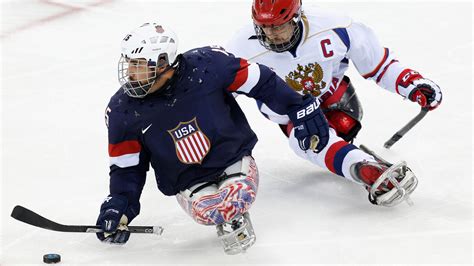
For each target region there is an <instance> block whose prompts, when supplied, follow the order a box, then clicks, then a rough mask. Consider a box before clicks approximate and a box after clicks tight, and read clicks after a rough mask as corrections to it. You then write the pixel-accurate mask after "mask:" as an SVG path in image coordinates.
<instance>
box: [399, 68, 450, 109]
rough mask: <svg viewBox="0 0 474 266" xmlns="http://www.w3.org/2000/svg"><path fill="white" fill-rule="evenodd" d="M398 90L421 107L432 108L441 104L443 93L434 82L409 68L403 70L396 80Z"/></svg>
mask: <svg viewBox="0 0 474 266" xmlns="http://www.w3.org/2000/svg"><path fill="white" fill-rule="evenodd" d="M397 89H398V92H399V93H400V94H401V95H402V96H405V97H407V98H408V99H409V100H410V101H412V102H417V103H418V104H419V105H420V106H421V107H424V108H428V110H430V111H431V110H433V109H435V108H436V107H438V106H439V105H440V104H441V101H442V100H443V94H442V93H441V89H440V88H439V86H438V85H436V83H434V82H433V81H431V80H429V79H425V78H423V76H421V75H420V73H418V72H416V71H413V70H411V69H406V70H404V71H403V72H402V73H401V74H400V76H399V77H398V80H397Z"/></svg>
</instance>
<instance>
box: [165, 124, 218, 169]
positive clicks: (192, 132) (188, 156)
mask: <svg viewBox="0 0 474 266" xmlns="http://www.w3.org/2000/svg"><path fill="white" fill-rule="evenodd" d="M168 133H169V134H170V135H171V137H172V138H173V141H174V144H175V148H176V155H177V156H178V159H179V160H180V161H181V162H182V163H184V164H200V163H201V162H202V160H203V159H204V157H206V155H207V153H208V152H209V150H210V149H211V142H210V141H209V138H208V137H207V136H206V135H204V133H203V132H202V131H201V129H200V128H199V125H198V123H197V120H196V117H195V118H193V119H192V120H191V121H188V122H180V123H179V124H178V126H176V127H175V128H173V129H171V130H168Z"/></svg>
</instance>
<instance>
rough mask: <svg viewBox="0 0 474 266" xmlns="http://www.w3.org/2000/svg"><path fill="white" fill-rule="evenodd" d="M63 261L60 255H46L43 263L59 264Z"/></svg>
mask: <svg viewBox="0 0 474 266" xmlns="http://www.w3.org/2000/svg"><path fill="white" fill-rule="evenodd" d="M60 261H61V256H59V254H46V255H44V256H43V262H44V263H48V264H51V263H58V262H60Z"/></svg>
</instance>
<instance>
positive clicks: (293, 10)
mask: <svg viewBox="0 0 474 266" xmlns="http://www.w3.org/2000/svg"><path fill="white" fill-rule="evenodd" d="M300 9H301V0H254V1H253V4H252V19H253V22H254V23H255V25H258V26H261V27H271V26H279V25H282V24H284V23H286V22H288V21H290V20H291V19H293V18H294V17H295V16H298V15H299V14H300Z"/></svg>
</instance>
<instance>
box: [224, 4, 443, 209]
mask: <svg viewBox="0 0 474 266" xmlns="http://www.w3.org/2000/svg"><path fill="white" fill-rule="evenodd" d="M252 18H253V25H248V26H247V27H244V28H243V29H241V30H240V31H239V32H237V33H236V34H235V36H234V37H233V38H232V39H231V41H230V42H229V43H228V45H227V47H226V49H227V51H229V52H231V53H233V54H235V55H236V56H241V57H245V58H247V59H248V60H249V61H253V62H258V63H261V64H265V65H267V66H269V67H271V68H272V70H274V71H275V72H276V73H277V74H278V75H279V76H280V77H281V78H283V79H285V80H286V82H287V83H288V84H289V85H290V86H291V87H292V88H293V89H294V90H296V91H298V92H300V93H302V94H311V95H313V96H315V97H317V98H318V99H319V101H320V102H321V108H322V109H323V111H324V114H325V116H326V118H327V120H328V121H329V125H330V139H329V144H328V145H327V146H326V147H325V148H324V149H323V150H321V151H320V152H318V153H314V152H305V151H303V150H301V149H299V145H298V141H297V139H295V135H294V133H293V128H294V125H293V124H292V123H291V121H290V119H289V118H288V116H281V115H279V114H278V113H276V112H274V110H273V108H272V107H271V106H268V105H267V104H266V103H264V102H261V101H257V103H258V106H259V109H260V111H261V112H262V113H263V114H264V115H265V116H266V117H267V118H268V119H270V120H272V121H274V122H276V123H278V124H280V127H281V128H282V129H283V131H284V133H285V134H286V135H287V136H288V137H289V142H290V146H291V148H292V149H293V150H294V152H295V153H296V154H297V155H298V156H300V157H302V158H304V159H306V160H308V161H310V162H312V163H314V164H316V165H318V166H320V167H322V168H325V169H327V170H329V171H331V172H333V173H335V174H337V175H339V176H343V177H345V178H346V179H348V180H351V181H354V182H356V183H359V184H362V185H364V186H365V187H366V188H367V189H368V191H369V200H370V201H371V202H372V203H374V204H377V205H384V206H394V205H396V204H398V203H400V202H401V201H403V200H404V199H406V198H407V197H408V196H409V195H410V194H411V193H412V192H413V190H414V189H415V187H416V185H417V179H416V177H415V176H414V174H413V173H412V172H411V170H410V169H409V168H408V167H407V166H406V164H405V163H400V164H396V165H391V164H390V163H387V162H384V161H382V160H381V159H380V158H374V157H373V156H371V155H369V154H367V153H366V152H364V151H362V150H360V149H359V148H358V147H356V146H354V145H352V144H351V143H352V140H353V139H354V137H355V136H356V135H357V133H358V131H359V130H360V128H361V122H360V121H361V118H362V108H361V106H360V103H359V100H358V99H357V95H356V93H355V91H354V88H353V87H352V85H351V83H350V80H349V78H348V77H347V76H344V73H345V71H346V70H347V69H348V66H349V60H352V62H353V63H354V65H355V66H356V68H357V70H358V72H359V73H360V74H361V75H362V76H363V77H364V78H366V79H370V80H374V81H375V82H376V83H377V84H378V85H379V86H380V87H382V88H384V89H386V90H388V91H391V92H394V93H397V94H399V95H401V96H402V97H404V98H408V99H409V100H411V101H413V102H417V103H418V104H419V105H421V106H422V107H425V108H428V109H429V110H433V109H435V108H436V107H438V105H439V104H440V103H441V99H442V95H441V90H440V88H439V87H438V85H436V84H435V83H434V82H433V81H431V80H429V79H426V78H424V77H423V76H422V75H421V74H420V73H418V72H416V71H414V70H412V69H410V68H406V67H404V66H403V65H402V64H401V63H400V62H398V60H397V59H396V58H395V56H394V54H393V52H392V51H391V50H389V49H388V48H384V47H382V46H381V45H380V43H379V41H378V40H377V38H376V36H375V34H374V32H373V31H372V30H371V29H370V28H368V27H367V26H365V25H363V24H361V23H358V22H355V21H352V19H350V18H348V17H345V16H341V15H335V14H330V13H326V12H324V11H322V10H313V9H308V10H306V9H305V10H304V11H303V10H302V6H301V1H300V0H254V1H253V5H252ZM392 175H394V176H395V177H396V179H397V180H398V182H399V183H400V184H394V183H393V182H391V181H390V179H391V177H390V176H392ZM392 180H393V179H392Z"/></svg>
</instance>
